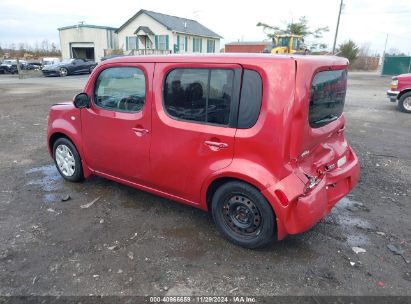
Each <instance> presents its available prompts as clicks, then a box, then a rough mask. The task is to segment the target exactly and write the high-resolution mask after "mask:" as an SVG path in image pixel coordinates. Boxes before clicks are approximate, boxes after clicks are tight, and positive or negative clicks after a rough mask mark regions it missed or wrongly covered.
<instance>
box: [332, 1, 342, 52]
mask: <svg viewBox="0 0 411 304" xmlns="http://www.w3.org/2000/svg"><path fill="white" fill-rule="evenodd" d="M342 7H343V0H341V2H340V11H339V12H338V19H337V28H336V29H335V36H334V44H333V54H335V45H336V43H337V35H338V27H339V26H340V16H341V11H342Z"/></svg>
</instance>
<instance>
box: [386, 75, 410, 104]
mask: <svg viewBox="0 0 411 304" xmlns="http://www.w3.org/2000/svg"><path fill="white" fill-rule="evenodd" d="M410 91H411V74H401V75H397V76H394V77H392V82H391V87H390V90H388V91H387V96H388V97H389V98H390V99H393V100H394V101H395V100H396V99H399V98H400V97H401V95H402V94H404V93H406V92H410Z"/></svg>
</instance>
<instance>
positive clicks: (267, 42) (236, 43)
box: [225, 41, 272, 45]
mask: <svg viewBox="0 0 411 304" xmlns="http://www.w3.org/2000/svg"><path fill="white" fill-rule="evenodd" d="M271 43H272V42H271V41H238V42H229V43H226V44H225V45H267V44H271Z"/></svg>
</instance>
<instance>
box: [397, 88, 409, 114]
mask: <svg viewBox="0 0 411 304" xmlns="http://www.w3.org/2000/svg"><path fill="white" fill-rule="evenodd" d="M398 109H399V110H400V111H401V112H405V113H411V92H407V93H404V94H403V95H401V97H400V99H399V100H398Z"/></svg>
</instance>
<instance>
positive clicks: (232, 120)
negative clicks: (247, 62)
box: [161, 66, 243, 128]
mask: <svg viewBox="0 0 411 304" xmlns="http://www.w3.org/2000/svg"><path fill="white" fill-rule="evenodd" d="M190 69H191V70H208V73H209V76H208V77H209V79H208V85H207V101H206V107H208V95H209V94H210V92H209V91H210V90H209V86H210V77H211V70H231V71H233V72H234V77H233V92H232V94H233V96H232V98H231V103H230V116H229V119H228V124H226V125H223V124H217V123H211V122H207V108H206V119H205V121H195V120H189V119H183V118H179V117H175V116H173V115H171V114H170V113H168V111H167V108H166V105H165V90H164V89H165V84H166V80H167V77H168V75H169V74H170V73H171V72H172V71H174V70H190ZM242 70H243V69H242V68H241V67H218V66H204V67H186V66H181V67H178V66H177V67H173V68H171V69H169V70H167V72H166V73H165V75H164V78H163V84H162V88H161V90H162V94H161V95H162V96H161V98H162V106H163V110H164V113H165V114H166V115H167V117H169V118H171V119H173V120H176V121H182V122H188V123H193V124H200V125H207V126H215V127H221V128H236V127H237V117H238V103H239V97H240V88H241V74H242Z"/></svg>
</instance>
